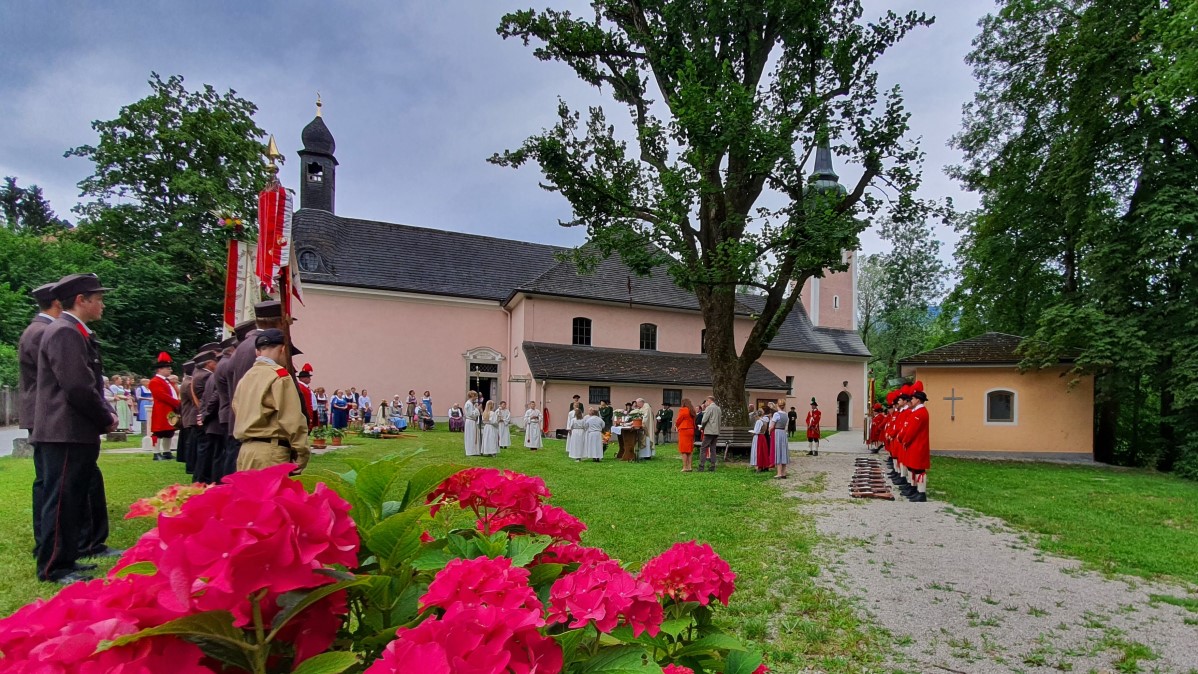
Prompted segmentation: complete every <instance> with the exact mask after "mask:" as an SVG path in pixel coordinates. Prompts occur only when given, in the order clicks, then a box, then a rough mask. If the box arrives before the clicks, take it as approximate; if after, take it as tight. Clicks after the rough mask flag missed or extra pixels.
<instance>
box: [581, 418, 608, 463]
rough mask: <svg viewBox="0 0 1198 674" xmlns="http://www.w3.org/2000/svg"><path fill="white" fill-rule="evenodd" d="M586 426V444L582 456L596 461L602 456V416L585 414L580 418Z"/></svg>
mask: <svg viewBox="0 0 1198 674" xmlns="http://www.w3.org/2000/svg"><path fill="white" fill-rule="evenodd" d="M582 421H583V425H584V426H585V427H586V445H585V449H584V450H583V453H582V458H584V459H592V460H594V461H598V460H600V459H602V458H603V417H601V416H599V415H597V414H596V415H594V416H587V417H583V419H582Z"/></svg>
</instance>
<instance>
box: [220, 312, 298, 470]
mask: <svg viewBox="0 0 1198 674" xmlns="http://www.w3.org/2000/svg"><path fill="white" fill-rule="evenodd" d="M283 342H284V339H283V331H282V330H278V329H276V328H269V329H267V330H263V331H261V332H260V333H258V336H257V337H256V338H255V340H254V345H255V347H256V353H257V356H256V358H255V360H254V366H253V367H251V368H250V370H249V372H246V374H245V376H244V377H242V378H241V381H240V382H239V383H238V384H237V391H236V392H234V394H233V419H234V427H233V436H234V437H236V438H237V439H238V440H239V441H240V442H241V450H240V453H239V455H238V458H237V470H239V471H240V470H254V469H256V468H266V467H269V466H276V465H278V464H281V463H295V464H296V466H297V467H296V470H295V473H296V474H299V473H300V472H302V471H303V470H304V467H305V466H307V465H308V457H309V450H308V419H307V417H306V416H305V415H304V406H303V403H302V402H301V401H300V397H299V391H298V390H296V387H295V381H294V380H292V378H291V373H290V372H288V371H287V368H285V367H283V366H282V365H280V364H279V363H280V362H281V361H282V357H283V349H285V348H287V347H286V346H284V345H283Z"/></svg>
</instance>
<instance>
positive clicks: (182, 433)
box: [175, 426, 191, 463]
mask: <svg viewBox="0 0 1198 674" xmlns="http://www.w3.org/2000/svg"><path fill="white" fill-rule="evenodd" d="M190 438H191V429H190V428H188V427H186V426H184V427H183V428H180V429H179V444H178V445H177V446H176V447H175V461H178V462H179V463H187V441H188V440H189V439H190Z"/></svg>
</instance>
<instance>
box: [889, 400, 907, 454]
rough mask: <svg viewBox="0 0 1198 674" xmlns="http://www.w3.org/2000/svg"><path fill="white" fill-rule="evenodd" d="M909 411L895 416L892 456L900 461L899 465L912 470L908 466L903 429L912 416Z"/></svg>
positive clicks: (892, 434)
mask: <svg viewBox="0 0 1198 674" xmlns="http://www.w3.org/2000/svg"><path fill="white" fill-rule="evenodd" d="M910 414H911V411H910V410H909V409H901V410H899V411H898V412H896V413H895V415H894V421H893V422H892V424H891V431H890V437H891V438H892V440H891V441H890V454H891V456H893V457H894V458H896V459H898V461H899V463H901V464H903V465H904V466H907V467H908V468H910V467H911V466H908V465H907V449H906V447H905V446H904V445H903V439H902V438H903V429H904V428H906V426H907V417H908V416H910Z"/></svg>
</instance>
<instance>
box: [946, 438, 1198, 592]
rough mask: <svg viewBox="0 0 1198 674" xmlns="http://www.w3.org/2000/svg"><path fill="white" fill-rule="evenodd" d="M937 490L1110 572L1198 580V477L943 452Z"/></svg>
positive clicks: (1045, 544)
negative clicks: (983, 458) (955, 455)
mask: <svg viewBox="0 0 1198 674" xmlns="http://www.w3.org/2000/svg"><path fill="white" fill-rule="evenodd" d="M928 486H929V488H930V489H931V491H932V495H933V496H934V497H938V498H941V499H943V500H946V501H950V502H951V503H953V504H954V505H960V506H964V507H967V508H971V509H973V510H977V511H978V512H981V513H984V514H986V515H992V516H994V517H999V518H1002V519H1004V520H1006V521H1007V522H1008V523H1009V524H1011V525H1013V526H1015V527H1017V528H1021V529H1025V530H1027V531H1031V532H1034V533H1037V534H1041V536H1040V537H1039V545H1040V547H1041V548H1043V549H1044V550H1046V551H1049V552H1052V553H1055V554H1058V555H1064V556H1067V557H1074V558H1077V559H1080V560H1082V561H1083V562H1085V564H1086V565H1087V566H1089V567H1091V568H1094V569H1097V570H1099V571H1102V572H1105V573H1121V574H1129V575H1134V576H1141V577H1145V578H1167V579H1173V580H1179V581H1183V582H1188V583H1193V584H1198V482H1192V481H1187V480H1182V479H1180V478H1176V477H1172V476H1169V475H1162V474H1161V473H1157V472H1154V471H1147V470H1131V469H1120V468H1109V467H1105V466H1075V465H1058V464H1042V463H1028V462H1017V461H1004V462H997V461H973V460H968V459H950V458H942V457H936V458H935V459H934V460H933V465H932V471H931V472H930V473H929V480H928Z"/></svg>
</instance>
